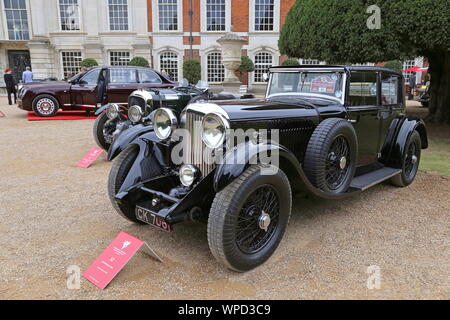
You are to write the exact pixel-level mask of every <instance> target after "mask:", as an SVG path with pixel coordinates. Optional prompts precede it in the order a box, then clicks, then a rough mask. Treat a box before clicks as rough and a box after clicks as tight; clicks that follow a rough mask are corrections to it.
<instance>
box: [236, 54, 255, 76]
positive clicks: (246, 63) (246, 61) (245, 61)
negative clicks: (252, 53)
mask: <svg viewBox="0 0 450 320" xmlns="http://www.w3.org/2000/svg"><path fill="white" fill-rule="evenodd" d="M253 71H255V64H254V63H253V61H252V60H251V59H250V58H249V57H248V56H241V65H240V66H239V68H238V69H237V70H236V72H239V77H240V78H241V81H242V74H243V73H244V72H253Z"/></svg>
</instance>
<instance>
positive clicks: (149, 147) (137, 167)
mask: <svg viewBox="0 0 450 320" xmlns="http://www.w3.org/2000/svg"><path fill="white" fill-rule="evenodd" d="M158 141H160V140H159V139H158V138H157V137H156V134H155V133H154V132H153V131H150V132H147V133H144V134H142V135H141V136H139V137H137V138H136V139H135V140H133V141H132V142H131V143H130V144H129V145H133V146H135V147H136V148H138V149H139V152H138V155H137V157H136V159H135V160H134V163H133V165H132V166H131V168H130V170H129V171H128V174H127V176H126V178H125V180H124V182H123V184H122V186H121V187H120V190H119V192H118V193H117V194H116V198H117V199H119V200H122V199H123V198H124V197H126V196H127V195H128V193H129V192H130V191H131V190H133V189H134V188H136V187H137V186H139V185H141V184H142V185H143V183H144V182H145V181H148V180H150V179H152V178H155V177H158V176H161V175H162V172H163V168H164V167H167V165H168V164H167V163H166V161H165V156H164V154H165V150H163V147H162V146H161V144H159V143H157V142H158Z"/></svg>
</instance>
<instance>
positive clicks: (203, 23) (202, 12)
mask: <svg viewBox="0 0 450 320" xmlns="http://www.w3.org/2000/svg"><path fill="white" fill-rule="evenodd" d="M230 13H231V14H230ZM232 14H233V13H232V12H231V0H225V30H224V31H208V30H207V25H206V1H205V0H204V1H200V16H201V19H200V22H201V25H200V30H201V32H207V33H224V32H230V31H231V15H232Z"/></svg>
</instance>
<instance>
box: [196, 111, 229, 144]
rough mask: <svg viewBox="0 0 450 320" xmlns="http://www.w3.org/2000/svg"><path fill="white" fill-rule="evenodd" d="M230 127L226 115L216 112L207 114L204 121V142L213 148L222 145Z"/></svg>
mask: <svg viewBox="0 0 450 320" xmlns="http://www.w3.org/2000/svg"><path fill="white" fill-rule="evenodd" d="M228 128H229V125H228V121H227V120H226V119H225V118H224V117H222V116H221V115H219V114H216V113H210V114H207V115H206V116H205V117H204V118H203V122H202V139H203V142H204V143H205V144H206V145H207V146H208V147H209V148H211V149H216V148H218V147H220V146H222V145H223V143H224V141H225V136H226V131H227V129H228Z"/></svg>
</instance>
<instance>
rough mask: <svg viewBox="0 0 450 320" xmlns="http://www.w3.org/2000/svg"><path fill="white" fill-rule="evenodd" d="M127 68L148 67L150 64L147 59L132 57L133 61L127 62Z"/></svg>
mask: <svg viewBox="0 0 450 320" xmlns="http://www.w3.org/2000/svg"><path fill="white" fill-rule="evenodd" d="M128 65H129V66H135V67H147V68H148V67H149V66H150V63H149V62H148V60H147V59H145V58H144V57H134V58H133V59H131V60H130V62H128Z"/></svg>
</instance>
